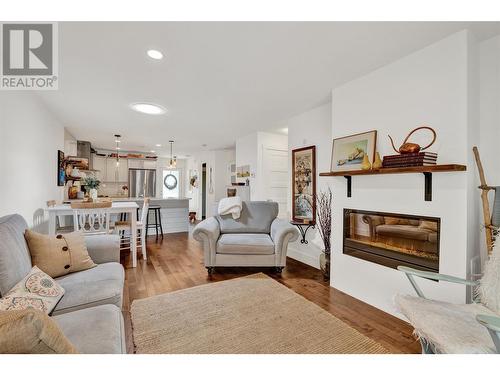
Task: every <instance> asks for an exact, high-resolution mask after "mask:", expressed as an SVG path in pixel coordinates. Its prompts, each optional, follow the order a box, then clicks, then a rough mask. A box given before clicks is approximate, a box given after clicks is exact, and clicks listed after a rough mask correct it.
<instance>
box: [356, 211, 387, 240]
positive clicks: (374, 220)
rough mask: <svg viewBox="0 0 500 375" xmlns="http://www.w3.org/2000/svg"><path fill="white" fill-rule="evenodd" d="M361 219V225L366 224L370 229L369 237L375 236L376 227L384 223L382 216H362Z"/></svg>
mask: <svg viewBox="0 0 500 375" xmlns="http://www.w3.org/2000/svg"><path fill="white" fill-rule="evenodd" d="M361 219H362V220H363V223H365V224H368V226H369V228H370V235H371V236H372V237H373V236H375V235H376V234H377V232H376V228H377V226H378V225H382V224H384V223H385V220H384V218H383V217H382V216H374V215H363V217H362V218H361Z"/></svg>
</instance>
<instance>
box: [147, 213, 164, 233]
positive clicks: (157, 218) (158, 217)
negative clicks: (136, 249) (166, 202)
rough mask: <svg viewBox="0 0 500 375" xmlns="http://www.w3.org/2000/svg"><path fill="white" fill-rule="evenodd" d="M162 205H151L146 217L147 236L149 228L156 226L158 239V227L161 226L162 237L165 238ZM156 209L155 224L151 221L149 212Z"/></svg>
mask: <svg viewBox="0 0 500 375" xmlns="http://www.w3.org/2000/svg"><path fill="white" fill-rule="evenodd" d="M160 210H161V207H160V206H149V210H148V215H147V217H146V236H147V235H148V229H149V228H155V230H156V239H157V240H158V228H160V235H161V239H162V240H163V227H162V226H161V211H160ZM151 211H154V214H155V222H154V224H150V223H149V213H150V212H151Z"/></svg>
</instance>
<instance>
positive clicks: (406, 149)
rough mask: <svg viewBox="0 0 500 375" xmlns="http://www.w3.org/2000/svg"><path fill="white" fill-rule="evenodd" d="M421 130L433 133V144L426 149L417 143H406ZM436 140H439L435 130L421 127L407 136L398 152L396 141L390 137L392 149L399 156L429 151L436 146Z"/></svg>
mask: <svg viewBox="0 0 500 375" xmlns="http://www.w3.org/2000/svg"><path fill="white" fill-rule="evenodd" d="M420 129H427V130H430V131H431V132H432V134H433V139H432V141H431V143H429V144H428V145H427V146H425V147H420V145H418V144H416V143H411V142H406V141H407V140H408V138H410V136H411V135H412V134H413V133H415V132H416V131H417V130H420ZM436 138H437V135H436V132H435V131H434V129H432V128H431V127H429V126H420V127H418V128H416V129H413V130H412V131H411V132H410V134H408V135H407V136H406V138H405V140H404V141H403V144H402V145H401V146H400V147H399V150H396V146H394V141H393V140H392V137H391V136H390V135H389V139H390V140H391V145H392V148H393V149H394V151H396V152H397V153H399V154H413V153H417V152H420V151H423V150H425V149H428V148H429V147H431V146H432V145H433V144H434V142H435V141H436Z"/></svg>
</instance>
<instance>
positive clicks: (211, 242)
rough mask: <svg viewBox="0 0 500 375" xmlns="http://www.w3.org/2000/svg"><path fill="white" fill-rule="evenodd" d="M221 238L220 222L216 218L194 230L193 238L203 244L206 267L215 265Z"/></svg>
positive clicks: (204, 222) (203, 222) (206, 220)
mask: <svg viewBox="0 0 500 375" xmlns="http://www.w3.org/2000/svg"><path fill="white" fill-rule="evenodd" d="M219 236H220V226H219V222H218V221H217V219H216V218H215V217H209V218H208V219H205V220H203V221H202V222H201V223H199V224H198V225H196V227H195V228H194V229H193V238H194V239H195V240H196V241H200V242H201V243H202V244H203V251H204V258H205V266H207V267H210V266H213V265H214V264H215V251H216V245H217V240H218V239H219Z"/></svg>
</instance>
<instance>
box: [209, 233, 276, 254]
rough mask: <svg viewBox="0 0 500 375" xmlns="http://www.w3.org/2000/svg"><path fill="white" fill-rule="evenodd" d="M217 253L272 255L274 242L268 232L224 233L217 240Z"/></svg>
mask: <svg viewBox="0 0 500 375" xmlns="http://www.w3.org/2000/svg"><path fill="white" fill-rule="evenodd" d="M217 253H218V254H246V255H270V254H274V243H273V241H272V240H271V237H270V236H269V235H268V234H259V233H235V234H223V235H221V236H220V237H219V241H217Z"/></svg>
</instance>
